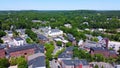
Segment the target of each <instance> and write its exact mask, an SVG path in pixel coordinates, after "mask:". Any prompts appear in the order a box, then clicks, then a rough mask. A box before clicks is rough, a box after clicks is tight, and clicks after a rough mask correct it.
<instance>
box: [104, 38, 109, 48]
mask: <svg viewBox="0 0 120 68" xmlns="http://www.w3.org/2000/svg"><path fill="white" fill-rule="evenodd" d="M104 40H105V48H107V49H108V43H109V39H108V38H105V39H104Z"/></svg>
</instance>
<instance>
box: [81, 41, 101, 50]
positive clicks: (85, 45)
mask: <svg viewBox="0 0 120 68" xmlns="http://www.w3.org/2000/svg"><path fill="white" fill-rule="evenodd" d="M82 47H83V48H84V49H85V50H87V51H90V48H91V47H102V46H101V44H99V43H97V42H94V41H90V40H86V41H85V42H84V43H83V46H82Z"/></svg>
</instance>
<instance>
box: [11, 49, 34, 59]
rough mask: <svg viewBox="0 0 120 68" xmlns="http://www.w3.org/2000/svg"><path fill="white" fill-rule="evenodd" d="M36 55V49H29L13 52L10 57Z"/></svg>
mask: <svg viewBox="0 0 120 68" xmlns="http://www.w3.org/2000/svg"><path fill="white" fill-rule="evenodd" d="M34 53H35V49H34V48H33V49H27V50H21V51H16V52H11V53H10V56H11V57H18V56H24V55H31V54H34Z"/></svg>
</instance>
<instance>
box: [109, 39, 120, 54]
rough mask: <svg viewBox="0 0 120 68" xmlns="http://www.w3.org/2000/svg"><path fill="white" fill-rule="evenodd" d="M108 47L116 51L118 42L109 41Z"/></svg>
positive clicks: (119, 44) (119, 47)
mask: <svg viewBox="0 0 120 68" xmlns="http://www.w3.org/2000/svg"><path fill="white" fill-rule="evenodd" d="M108 47H109V48H113V49H114V50H115V51H116V52H117V51H118V50H119V49H120V42H116V41H110V42H109V43H108Z"/></svg>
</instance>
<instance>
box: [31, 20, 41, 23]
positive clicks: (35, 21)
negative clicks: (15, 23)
mask: <svg viewBox="0 0 120 68" xmlns="http://www.w3.org/2000/svg"><path fill="white" fill-rule="evenodd" d="M32 22H33V23H37V22H39V23H40V22H42V21H41V20H32Z"/></svg>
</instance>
